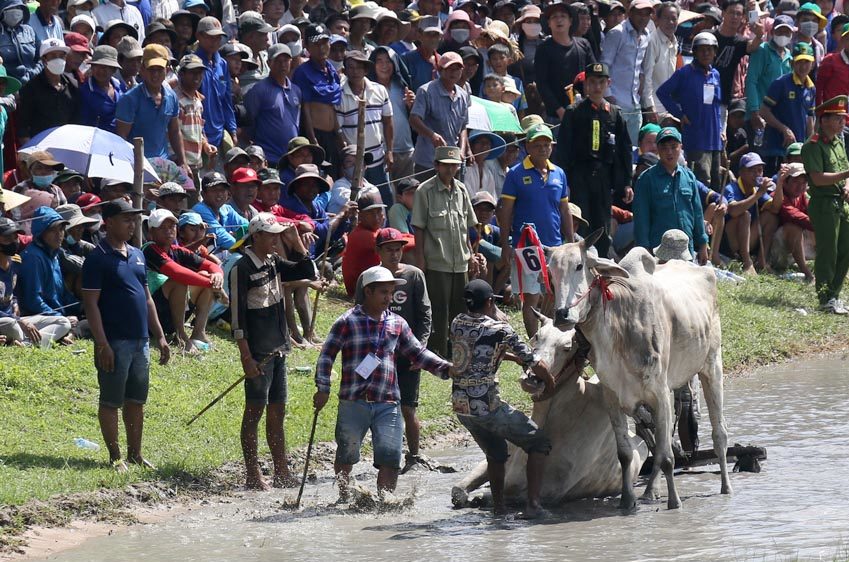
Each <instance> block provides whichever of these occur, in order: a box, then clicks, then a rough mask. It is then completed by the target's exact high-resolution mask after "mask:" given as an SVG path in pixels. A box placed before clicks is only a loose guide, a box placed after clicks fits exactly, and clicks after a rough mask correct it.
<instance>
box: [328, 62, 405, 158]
mask: <svg viewBox="0 0 849 562" xmlns="http://www.w3.org/2000/svg"><path fill="white" fill-rule="evenodd" d="M363 80H364V81H365V83H366V87H365V93H364V95H365V99H366V128H365V145H366V146H365V151H366V153H367V154H371V156H372V162H371V164H369V165H368V167H369V168H376V167H378V166H383V158H384V148H383V147H384V144H385V139H384V138H383V118H384V117H392V102H390V101H389V93H388V92H387V91H386V88H384V87H383V86H382V85H381V84H377V83H376V82H372V81H371V80H369V79H368V78H363ZM358 110H359V102H358V97H357V96H356V95H354V93H353V92H352V91H351V86H350V85H349V84H348V79H347V78H343V79H342V102H341V103H340V104H339V105H337V106H336V118H337V119H338V120H339V127H340V128H341V129H342V134H344V135H345V139H346V140H347V141H348V143H349V144H356V143H357V114H358Z"/></svg>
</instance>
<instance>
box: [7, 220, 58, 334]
mask: <svg viewBox="0 0 849 562" xmlns="http://www.w3.org/2000/svg"><path fill="white" fill-rule="evenodd" d="M23 232H24V230H23V229H22V228H20V227H19V226H18V225H17V224H16V223H15V222H14V221H13V220H11V219H8V218H6V217H0V337H2V338H4V341H3V342H0V344H3V343H4V344H6V345H24V342H26V341H29V342H31V343H33V344H35V345H38V344H40V342H41V336H42V334H44V335H47V336H49V339H50V341H57V340H59V339H61V338H63V337H64V336H65V335H66V334H67V333H68V332H69V331H70V330H71V325H70V322H68V319H67V318H65V317H63V316H46V315H43V314H36V315H33V316H27V317H21V315H20V309H19V308H18V301H17V298H16V297H15V291H16V289H17V279H18V272H19V269H20V266H21V263H20V262H21V258H20V256H18V249H19V248H20V244H19V242H18V235H19V234H23Z"/></svg>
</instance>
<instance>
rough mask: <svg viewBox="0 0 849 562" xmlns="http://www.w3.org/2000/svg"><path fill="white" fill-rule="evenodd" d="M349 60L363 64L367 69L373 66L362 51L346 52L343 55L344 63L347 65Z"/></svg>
mask: <svg viewBox="0 0 849 562" xmlns="http://www.w3.org/2000/svg"><path fill="white" fill-rule="evenodd" d="M349 60H353V61H357V62H360V63H363V64H365V65H366V66H368V67H372V66H374V63H373V62H372V61H371V59H369V58H368V57H367V56H366V54H365V53H364V52H362V51H348V52H347V53H345V63H346V64H347V63H348V61H349Z"/></svg>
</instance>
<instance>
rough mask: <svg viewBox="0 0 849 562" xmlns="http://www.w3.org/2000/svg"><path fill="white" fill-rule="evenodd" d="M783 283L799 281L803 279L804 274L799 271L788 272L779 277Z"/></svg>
mask: <svg viewBox="0 0 849 562" xmlns="http://www.w3.org/2000/svg"><path fill="white" fill-rule="evenodd" d="M780 278H781V279H784V280H785V281H801V280H803V279H804V278H805V274H804V273H802V272H801V271H788V272H787V273H784V274H782V275H781V276H780Z"/></svg>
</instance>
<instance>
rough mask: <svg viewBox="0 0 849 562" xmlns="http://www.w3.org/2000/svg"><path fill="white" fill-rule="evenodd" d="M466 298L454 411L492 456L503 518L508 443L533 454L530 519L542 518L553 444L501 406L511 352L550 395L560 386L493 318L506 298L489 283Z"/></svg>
mask: <svg viewBox="0 0 849 562" xmlns="http://www.w3.org/2000/svg"><path fill="white" fill-rule="evenodd" d="M464 298H465V301H466V307H467V308H468V309H469V312H468V313H466V314H460V315H459V316H457V317H456V318H455V319H454V321H453V322H452V323H451V337H450V341H451V344H452V358H453V360H454V366H453V367H452V368H451V378H452V379H453V387H452V391H451V403H452V405H453V406H454V412H455V413H456V414H457V418H458V419H459V420H460V423H462V424H463V425H464V426H465V427H466V429H468V430H469V433H471V434H472V437H474V439H475V442H476V443H477V444H478V445H479V446H480V448H481V449H482V450H483V452H484V454H486V462H487V472H488V474H489V483H490V487H491V489H492V501H493V508H494V513H495V514H496V515H503V514H504V513H505V511H506V508H505V506H504V463H505V462H506V461H507V457H508V454H507V441H510V442H511V443H513V444H514V445H516V446H517V447H520V448H522V449H523V450H524V451H525V452H526V453H527V454H528V465H527V478H528V499H527V505H526V509H525V513H524V517H525V518H534V517H538V516H539V515H540V513H541V507H540V501H539V496H540V489H541V486H542V471H543V467H544V462H545V457H546V456H547V455H548V453H549V451H551V443H550V442H549V440H548V437H546V435H545V433H543V431H542V430H541V429H540V428H539V427H537V425H536V424H535V423H534V422H533V421H532V420H530V419H529V418H528V417H527V416H526V415H525V414H524V413H522V412H521V411H519V410H516V409H514V408H513V407H512V406H510V405H509V404H507V403H506V402H502V401H501V396H500V395H499V392H498V367H499V365H500V364H501V360H502V359H503V358H504V354H505V352H506V351H507V350H509V351H510V352H512V353H513V354H514V355H515V356H516V357H517V358H518V361H517V362H518V363H519V364H520V365H522V367H524V368H525V369H531V370H532V371H533V373H534V375H536V376H537V377H538V378H539V379H541V380H542V381H543V382H544V383H545V386H546V389H547V390H551V388H552V387H553V386H554V378H553V377H552V376H551V373H549V372H548V368H547V367H546V365H545V364H544V363H542V362H541V361H540V359H539V358H538V357H537V356H536V355H534V353H533V350H531V348H530V347H529V346H528V345H527V344H526V343H524V342H523V341H522V340H521V339H519V335H518V334H517V333H516V332H515V331H514V330H513V328H511V327H510V325H509V324H508V323H507V322H500V321H498V320H494V319H493V318H492V316H493V315H494V314H495V304H494V299H500V298H501V297H500V296H498V295H493V293H492V287H490V285H489V283H487V282H486V281H484V280H483V279H475V280H474V281H471V282H469V284H467V285H466V288H465V291H464Z"/></svg>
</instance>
